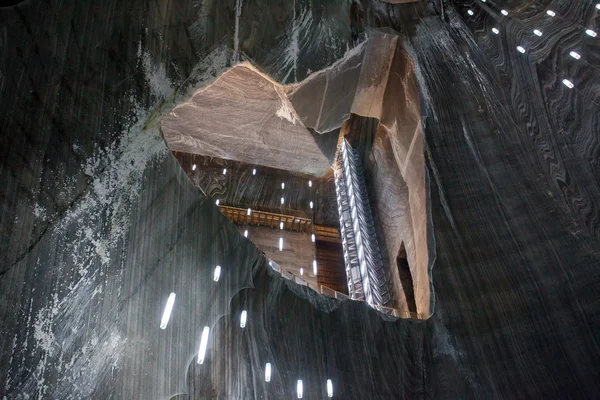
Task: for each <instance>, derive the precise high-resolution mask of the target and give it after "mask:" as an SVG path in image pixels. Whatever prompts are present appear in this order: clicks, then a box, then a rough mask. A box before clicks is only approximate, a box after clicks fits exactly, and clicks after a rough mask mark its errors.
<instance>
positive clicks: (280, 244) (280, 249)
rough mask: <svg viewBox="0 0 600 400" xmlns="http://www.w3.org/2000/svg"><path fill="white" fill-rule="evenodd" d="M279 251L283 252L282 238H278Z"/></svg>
mask: <svg viewBox="0 0 600 400" xmlns="http://www.w3.org/2000/svg"><path fill="white" fill-rule="evenodd" d="M279 251H283V238H282V237H280V238H279Z"/></svg>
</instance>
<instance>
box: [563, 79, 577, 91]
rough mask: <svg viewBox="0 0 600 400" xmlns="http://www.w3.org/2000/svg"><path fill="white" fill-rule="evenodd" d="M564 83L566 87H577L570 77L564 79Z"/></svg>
mask: <svg viewBox="0 0 600 400" xmlns="http://www.w3.org/2000/svg"><path fill="white" fill-rule="evenodd" d="M562 83H563V85H565V86H566V87H568V88H569V89H573V88H574V87H575V85H573V82H571V81H570V80H568V79H563V80H562Z"/></svg>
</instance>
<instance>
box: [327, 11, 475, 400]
mask: <svg viewBox="0 0 600 400" xmlns="http://www.w3.org/2000/svg"><path fill="white" fill-rule="evenodd" d="M482 1H483V2H484V3H485V0H482ZM327 397H333V382H331V379H327Z"/></svg>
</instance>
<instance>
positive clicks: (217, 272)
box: [213, 265, 221, 282]
mask: <svg viewBox="0 0 600 400" xmlns="http://www.w3.org/2000/svg"><path fill="white" fill-rule="evenodd" d="M220 277H221V266H220V265H217V266H216V267H215V273H214V274H213V281H215V282H218V281H219V278H220Z"/></svg>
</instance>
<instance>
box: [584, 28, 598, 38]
mask: <svg viewBox="0 0 600 400" xmlns="http://www.w3.org/2000/svg"><path fill="white" fill-rule="evenodd" d="M585 33H586V34H587V35H588V36H591V37H596V36H598V34H597V33H596V32H594V31H593V30H591V29H586V30H585Z"/></svg>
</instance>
